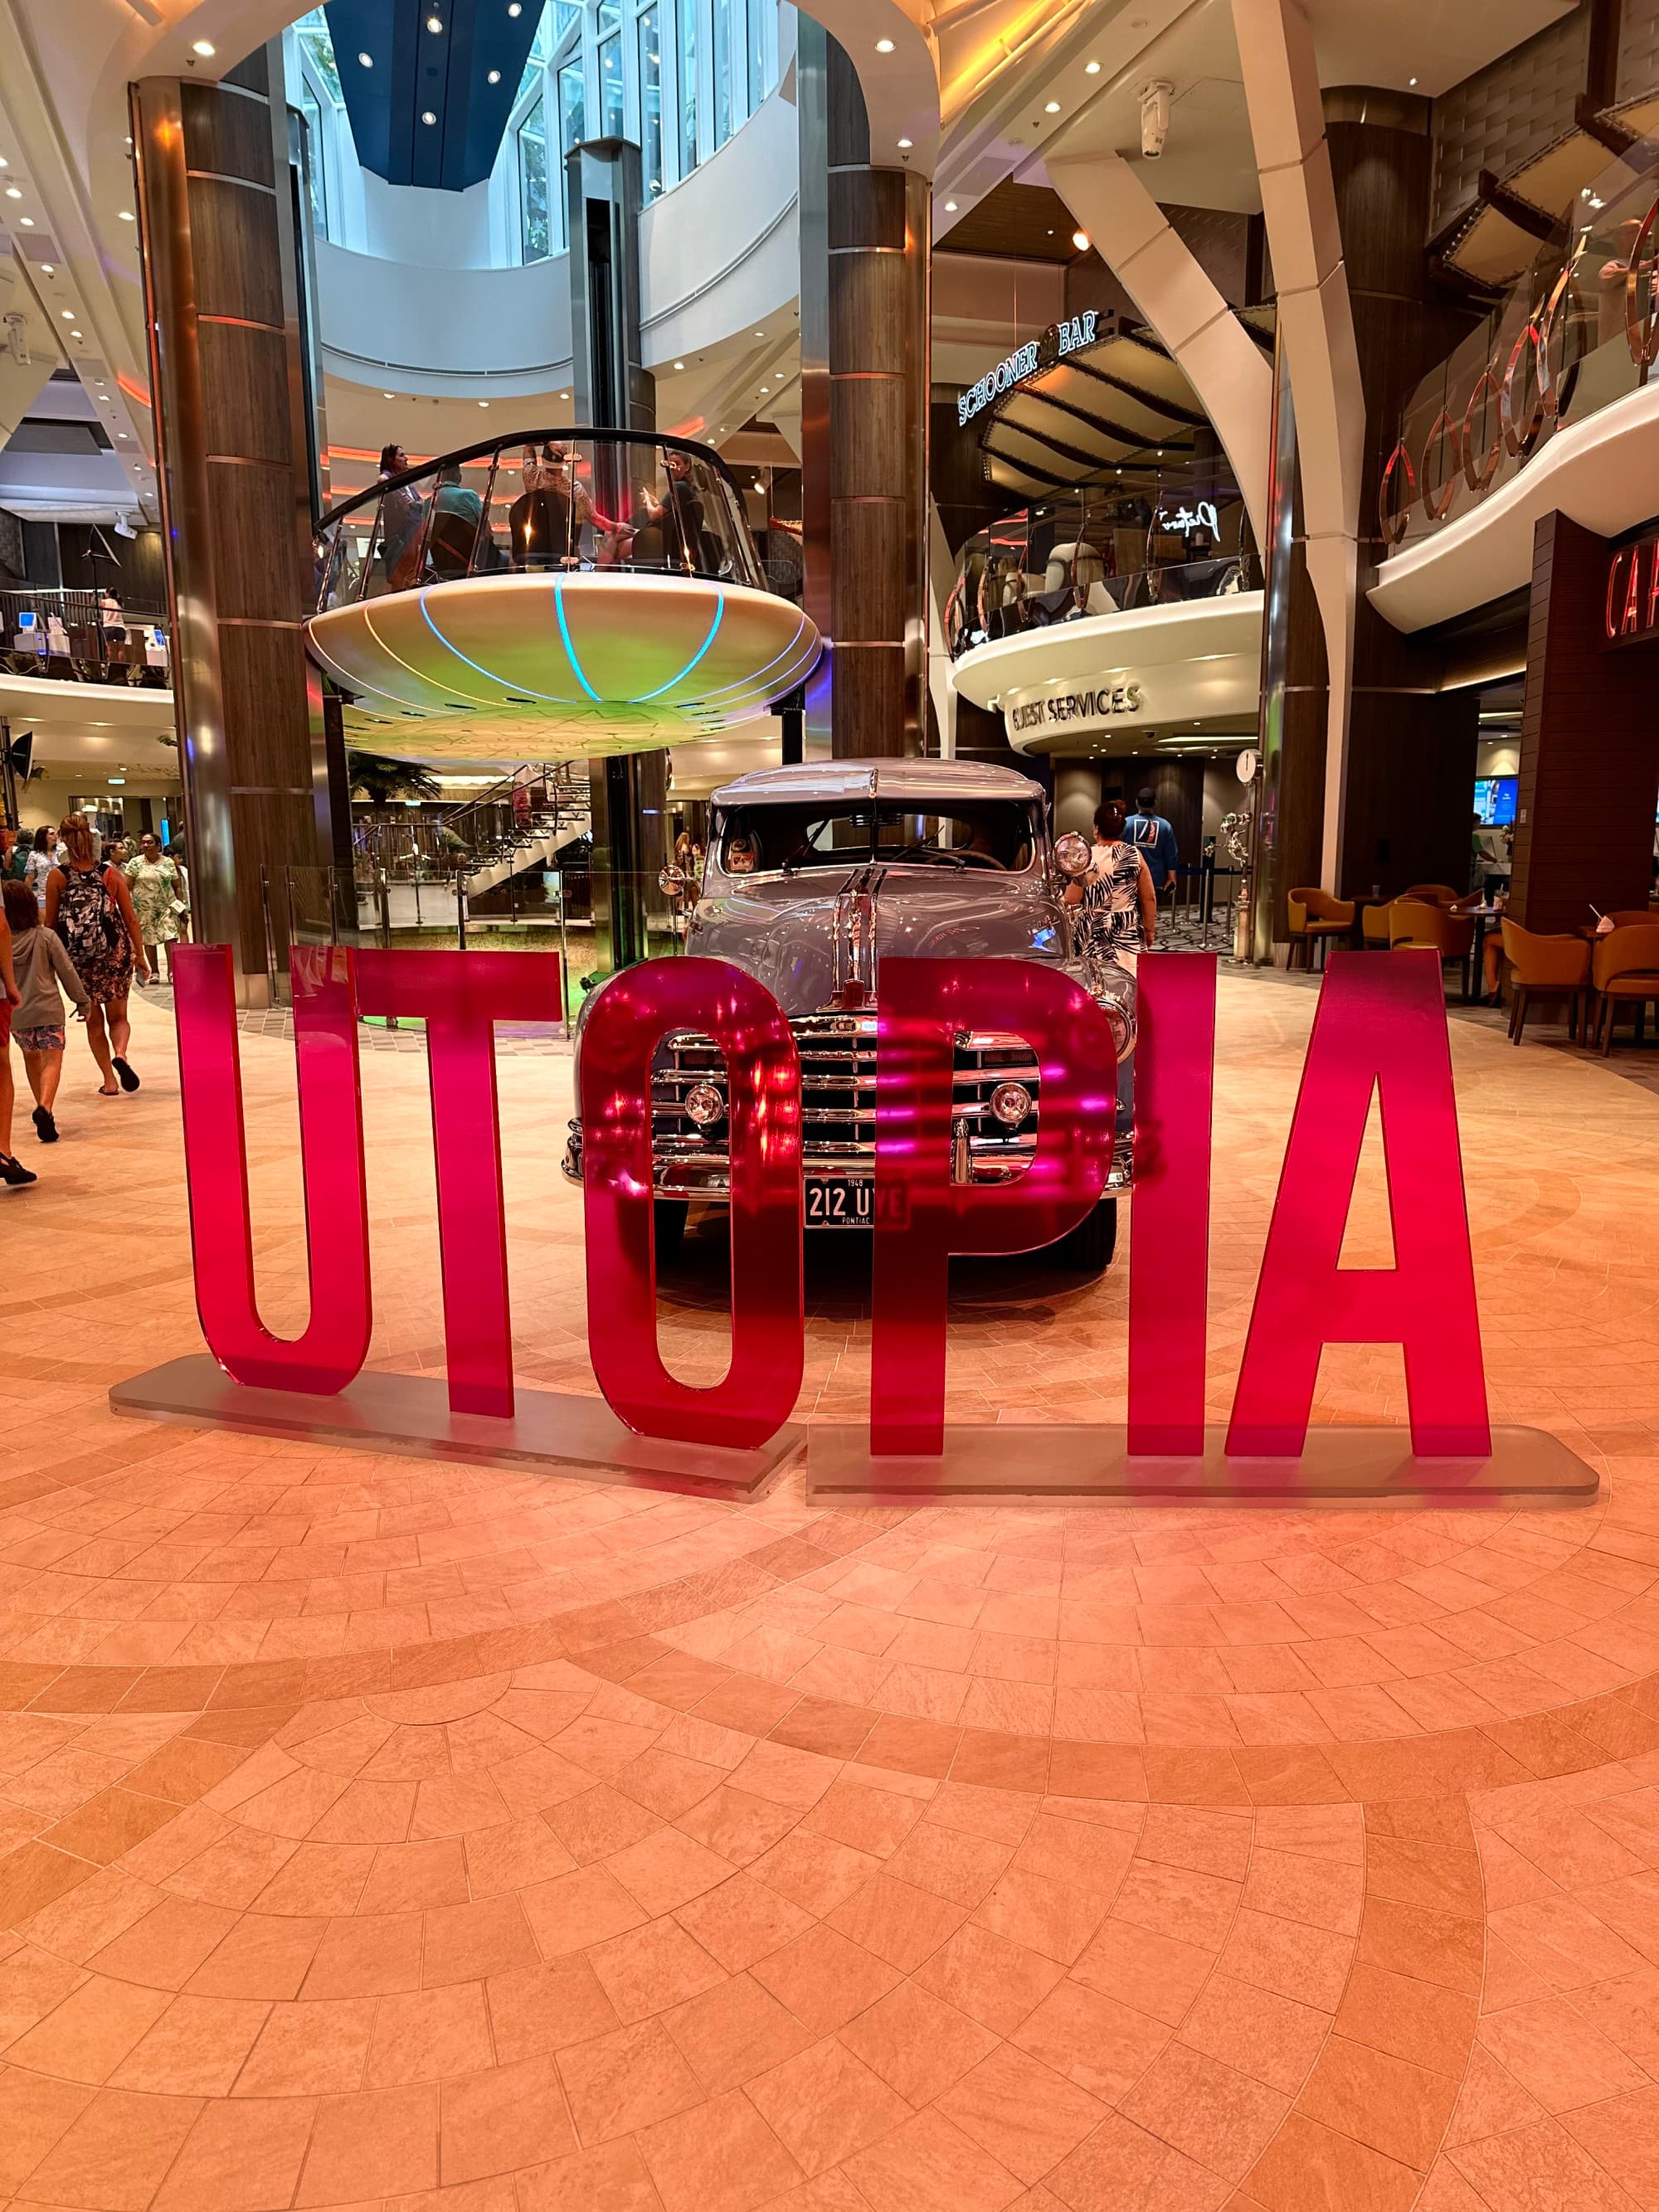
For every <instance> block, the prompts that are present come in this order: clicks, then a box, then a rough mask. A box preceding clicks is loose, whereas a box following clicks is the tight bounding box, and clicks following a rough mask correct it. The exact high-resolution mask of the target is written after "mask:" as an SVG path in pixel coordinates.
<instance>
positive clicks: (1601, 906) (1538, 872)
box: [1510, 514, 1659, 933]
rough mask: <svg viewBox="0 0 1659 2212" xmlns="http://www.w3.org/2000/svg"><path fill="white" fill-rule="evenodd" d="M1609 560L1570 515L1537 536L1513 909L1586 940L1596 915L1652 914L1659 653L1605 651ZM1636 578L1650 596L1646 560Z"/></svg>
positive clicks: (1533, 925)
mask: <svg viewBox="0 0 1659 2212" xmlns="http://www.w3.org/2000/svg"><path fill="white" fill-rule="evenodd" d="M1613 550H1614V549H1613V546H1612V545H1611V544H1608V542H1607V539H1606V538H1598V537H1597V536H1596V535H1595V532H1593V531H1589V530H1584V529H1581V528H1580V526H1578V524H1577V523H1576V522H1569V521H1568V520H1567V518H1566V516H1565V514H1546V515H1542V516H1541V517H1540V518H1539V520H1538V521H1537V523H1536V524H1535V525H1534V530H1533V549H1532V604H1531V609H1530V613H1529V617H1528V625H1527V688H1526V695H1525V699H1524V702H1523V703H1522V709H1521V782H1520V788H1519V791H1518V792H1517V793H1516V816H1515V867H1514V873H1513V876H1512V878H1511V883H1510V904H1511V910H1512V911H1513V913H1514V914H1515V916H1516V920H1517V921H1519V922H1520V923H1521V925H1522V927H1523V928H1525V929H1536V930H1541V931H1544V932H1546V933H1547V932H1550V931H1553V930H1563V929H1577V928H1578V927H1580V926H1581V925H1582V924H1583V923H1585V922H1588V921H1592V920H1593V919H1594V916H1593V915H1592V914H1591V911H1590V909H1591V908H1592V907H1595V908H1597V909H1598V910H1599V911H1600V912H1601V913H1602V914H1613V913H1616V912H1618V911H1619V910H1620V909H1621V908H1623V909H1626V910H1628V909H1630V908H1642V907H1644V906H1645V905H1646V904H1647V902H1648V886H1649V884H1650V882H1651V880H1652V876H1653V817H1654V801H1655V799H1656V796H1659V742H1656V739H1655V736H1654V728H1653V689H1654V680H1655V676H1656V672H1659V641H1656V640H1654V639H1651V638H1648V639H1644V641H1643V642H1641V643H1640V644H1629V645H1620V646H1609V645H1608V644H1607V572H1608V568H1609V564H1610V563H1611V562H1612V559H1613ZM1626 573H1628V562H1626ZM1638 574H1639V578H1640V585H1641V589H1642V592H1644V594H1645V593H1646V592H1647V591H1648V590H1649V588H1650V577H1651V560H1650V556H1649V555H1648V553H1647V551H1646V550H1645V549H1644V550H1642V552H1641V556H1640V568H1639V571H1638ZM1644 605H1645V598H1644Z"/></svg>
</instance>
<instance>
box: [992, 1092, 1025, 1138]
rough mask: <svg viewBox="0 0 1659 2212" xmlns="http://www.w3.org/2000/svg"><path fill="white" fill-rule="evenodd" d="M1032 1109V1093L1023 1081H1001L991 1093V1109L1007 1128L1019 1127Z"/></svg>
mask: <svg viewBox="0 0 1659 2212" xmlns="http://www.w3.org/2000/svg"><path fill="white" fill-rule="evenodd" d="M1030 1110H1031V1094H1030V1091H1028V1090H1027V1089H1026V1088H1025V1085H1024V1084H1023V1083H999V1084H998V1085H997V1087H996V1089H995V1090H994V1091H993V1092H992V1093H991V1111H992V1113H993V1114H994V1116H995V1117H996V1119H997V1120H998V1121H1000V1122H1001V1124H1002V1126H1003V1127H1004V1128H1005V1129H1017V1128H1018V1127H1019V1125H1020V1123H1021V1122H1022V1121H1024V1119H1025V1117H1026V1115H1028V1114H1029V1113H1030Z"/></svg>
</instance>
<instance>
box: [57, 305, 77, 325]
mask: <svg viewBox="0 0 1659 2212" xmlns="http://www.w3.org/2000/svg"><path fill="white" fill-rule="evenodd" d="M58 313H60V314H61V315H62V316H63V318H64V321H65V322H66V323H72V322H73V321H74V320H75V310H74V308H73V307H61V308H59V310H58Z"/></svg>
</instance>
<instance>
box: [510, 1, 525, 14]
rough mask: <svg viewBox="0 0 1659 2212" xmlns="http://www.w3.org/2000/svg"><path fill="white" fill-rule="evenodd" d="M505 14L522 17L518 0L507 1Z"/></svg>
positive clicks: (522, 10) (522, 11)
mask: <svg viewBox="0 0 1659 2212" xmlns="http://www.w3.org/2000/svg"><path fill="white" fill-rule="evenodd" d="M523 13H524V9H523V8H522V7H521V6H520V4H519V0H507V14H508V15H523Z"/></svg>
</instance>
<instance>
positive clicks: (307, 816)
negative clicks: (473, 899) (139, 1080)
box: [131, 46, 332, 1004]
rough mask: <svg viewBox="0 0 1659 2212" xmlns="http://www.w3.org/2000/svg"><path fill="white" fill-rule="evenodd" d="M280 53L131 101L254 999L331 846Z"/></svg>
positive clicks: (200, 639) (244, 970)
mask: <svg viewBox="0 0 1659 2212" xmlns="http://www.w3.org/2000/svg"><path fill="white" fill-rule="evenodd" d="M279 52H280V50H279V49H277V48H276V47H275V46H270V47H265V48H262V49H260V50H259V51H258V52H255V53H254V54H252V56H250V58H248V60H247V61H246V62H244V63H242V64H240V66H239V67H238V68H237V69H236V70H234V71H233V72H231V74H230V75H229V76H227V77H226V78H225V79H224V80H223V81H222V82H219V83H211V82H203V83H195V82H180V81H179V79H177V78H174V77H147V78H145V79H143V81H142V82H140V83H138V84H137V85H135V86H134V88H133V91H132V101H131V116H132V138H133V147H134V152H135V156H136V161H137V177H138V198H139V210H140V220H141V222H142V223H143V249H144V277H145V308H146V315H147V320H148V325H149V354H150V376H151V385H152V394H153V403H154V406H155V427H156V441H157V446H158V448H159V451H160V458H161V503H162V516H163V522H164V525H165V530H166V540H167V593H168V603H169V612H170V615H171V618H172V623H173V692H174V699H175V711H176V714H177V719H178V726H179V757H180V762H181V764H182V769H183V783H184V795H185V829H186V834H187V836H188V839H189V851H190V861H191V881H192V887H193V896H194V901H195V909H196V922H197V935H198V936H199V937H200V938H201V939H203V940H204V941H206V942H208V943H210V944H225V945H229V946H230V947H231V950H232V957H233V960H234V966H235V970H236V975H237V988H238V993H239V995H240V997H241V998H243V999H244V1000H246V1001H247V1002H250V1003H254V1004H258V1003H262V1002H263V1000H264V997H265V995H266V981H265V979H266V976H267V974H268V966H267V955H266V934H265V933H266V914H267V909H268V911H269V917H270V929H271V934H272V937H273V939H274V940H275V949H276V954H277V960H278V972H279V974H282V973H285V971H286V965H287V962H286V952H287V896H286V878H285V873H284V872H285V870H286V869H288V868H289V867H290V866H297V867H316V866H319V865H322V864H324V863H325V862H326V861H327V860H330V859H331V857H332V854H331V849H330V842H329V838H328V835H327V830H328V822H329V787H328V775H327V758H326V750H325V740H324V732H323V718H322V709H321V698H320V692H319V686H318V684H317V682H316V679H315V677H314V674H313V672H312V671H310V670H309V669H308V666H307V659H306V653H305V644H304V637H303V633H302V630H301V623H302V621H303V618H304V614H305V609H306V595H307V585H308V582H309V578H310V571H311V532H312V515H311V501H310V492H309V482H308V477H309V471H308V467H307V455H306V440H305V429H304V419H303V410H304V404H305V400H304V379H303V365H302V362H301V336H300V327H299V304H298V288H297V281H296V271H295V241H294V236H293V228H292V223H291V220H290V215H289V177H288V125H287V118H286V112H285V110H284V107H283V100H282V91H281V85H280V82H276V85H275V87H274V96H273V86H272V82H271V78H270V74H269V72H270V69H271V67H272V57H273V56H274V55H278V54H279ZM319 831H320V833H321V834H320V835H319ZM262 875H263V878H264V884H263V885H262Z"/></svg>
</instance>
